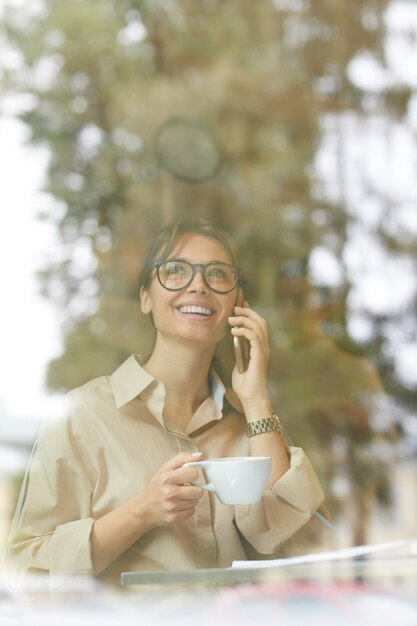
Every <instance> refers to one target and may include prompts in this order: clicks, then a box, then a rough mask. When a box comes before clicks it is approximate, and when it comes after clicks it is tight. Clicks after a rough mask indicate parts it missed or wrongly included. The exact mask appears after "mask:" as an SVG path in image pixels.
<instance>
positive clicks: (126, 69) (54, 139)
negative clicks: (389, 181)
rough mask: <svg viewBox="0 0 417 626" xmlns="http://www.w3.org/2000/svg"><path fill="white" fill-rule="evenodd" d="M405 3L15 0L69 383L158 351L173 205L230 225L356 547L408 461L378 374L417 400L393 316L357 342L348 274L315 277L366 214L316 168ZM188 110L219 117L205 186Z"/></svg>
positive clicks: (282, 407) (13, 76) (278, 395)
mask: <svg viewBox="0 0 417 626" xmlns="http://www.w3.org/2000/svg"><path fill="white" fill-rule="evenodd" d="M387 5H388V0H357V1H355V2H352V1H351V0H340V1H336V0H315V1H314V2H311V1H310V0H275V1H272V0H265V1H262V2H253V1H252V0H244V1H240V0H182V1H181V2H178V1H175V0H120V1H118V2H113V1H110V0H90V2H84V1H82V0H72V2H69V3H64V2H61V1H60V0H45V1H44V2H41V3H39V7H40V8H39V10H38V11H36V12H35V14H32V15H31V14H30V12H29V14H28V15H23V14H22V12H21V11H16V10H13V9H12V8H10V9H9V10H8V11H6V12H5V16H4V22H3V29H4V33H5V34H6V36H7V38H8V41H9V43H10V44H11V45H13V46H16V48H17V49H18V50H19V51H20V53H21V55H22V67H21V68H20V70H18V71H7V70H5V71H4V75H3V84H4V86H5V87H6V89H9V90H13V91H14V92H16V91H20V92H22V93H26V94H31V97H32V99H31V101H30V102H31V104H30V105H29V106H27V107H26V110H25V111H24V112H23V113H22V115H21V117H22V119H23V120H24V121H25V122H26V124H27V125H28V127H29V128H30V131H31V139H30V141H31V142H32V143H38V144H45V145H47V146H48V148H49V150H50V154H51V158H50V164H49V169H48V173H47V180H46V183H45V189H46V191H47V192H49V193H50V194H51V195H52V196H53V198H54V199H55V201H56V202H55V204H54V205H53V207H52V208H48V209H47V210H46V211H45V213H44V215H43V216H42V217H43V218H44V219H46V220H49V221H51V222H53V223H54V224H55V225H56V228H57V229H58V231H59V234H60V237H61V240H62V250H61V253H60V255H59V257H57V258H54V257H50V258H49V259H48V261H47V262H46V265H45V268H44V269H43V271H42V272H41V276H40V278H41V282H42V288H43V293H44V294H45V295H46V296H47V297H48V298H51V299H53V300H55V301H56V302H57V304H58V305H59V306H60V307H61V309H62V310H63V311H64V312H65V324H64V327H63V335H64V351H63V354H62V356H61V357H60V358H57V359H55V360H54V361H53V362H52V363H51V364H50V368H49V373H48V385H49V387H50V388H51V389H61V390H62V389H68V388H71V387H74V386H76V385H79V384H82V383H84V382H85V381H86V380H88V379H90V378H93V377H95V376H98V375H101V374H107V373H109V372H111V371H112V370H113V369H114V368H115V367H117V365H118V364H119V363H120V362H121V361H122V359H123V358H124V357H125V356H127V355H128V354H130V353H131V352H143V351H147V350H149V349H150V347H151V345H152V329H151V327H150V326H149V325H147V324H146V322H145V321H144V320H143V319H142V318H141V317H140V314H139V307H138V284H137V278H138V274H139V268H140V264H141V261H142V259H143V256H144V253H145V251H146V248H147V246H148V244H149V241H150V239H151V238H152V237H153V236H154V235H155V234H156V233H157V232H158V231H159V229H160V227H161V225H162V224H164V223H166V222H167V221H169V220H171V219H172V218H175V217H179V216H181V217H191V216H194V217H195V216H198V217H204V218H207V219H210V220H212V221H213V222H215V223H216V224H217V225H218V226H220V227H223V228H225V229H227V230H228V231H230V232H231V233H232V234H233V235H234V237H235V238H236V240H237V241H238V243H239V245H240V248H241V250H242V253H243V258H244V271H245V274H246V276H247V298H248V300H249V301H250V302H251V304H252V305H253V306H254V307H255V308H258V310H259V311H260V312H261V313H262V314H264V315H265V317H266V318H267V319H268V322H269V327H270V334H271V346H272V359H271V370H270V378H271V390H272V393H273V395H274V399H275V402H276V406H277V407H278V408H279V411H280V412H281V413H282V415H283V419H284V421H285V423H286V424H287V430H288V432H289V434H290V436H291V437H292V439H293V440H294V441H295V442H296V443H297V444H301V445H305V446H306V447H307V448H308V450H309V452H310V453H311V457H312V458H313V460H314V463H315V465H316V467H317V468H318V470H319V472H320V474H321V477H322V479H323V481H324V482H325V485H326V487H327V491H328V497H329V501H330V506H331V508H333V510H334V511H337V510H338V507H339V505H340V504H341V502H342V501H344V498H346V494H345V495H340V493H339V492H340V489H339V492H338V489H337V488H336V487H334V485H333V483H334V477H335V475H336V474H338V472H339V473H342V474H343V476H344V478H345V480H347V482H348V484H349V485H350V489H351V493H352V492H355V493H356V492H358V494H356V495H357V499H358V502H359V503H358V505H357V506H358V512H357V519H360V517H361V516H363V519H364V522H363V524H362V525H361V523H360V522H358V523H359V528H358V529H355V530H354V531H353V539H354V541H355V542H360V541H363V540H364V539H366V537H365V536H364V532H365V530H364V528H365V526H364V525H365V522H366V520H365V518H366V516H364V515H363V506H364V502H366V501H367V499H369V498H370V497H371V495H372V494H373V493H375V492H377V493H379V495H380V496H381V497H382V494H385V496H386V493H387V492H386V480H387V479H386V472H387V471H388V467H387V465H386V464H385V468H384V467H383V464H381V463H380V462H379V461H378V458H377V456H375V455H374V456H372V454H370V453H369V445H370V444H371V443H375V441H376V440H377V439H378V437H379V436H380V435H379V434H377V433H376V432H375V428H374V425H373V424H374V421H373V419H374V418H375V415H378V414H379V413H380V412H381V408H380V407H381V405H380V401H381V398H382V397H383V392H382V385H381V382H380V380H379V378H378V376H377V374H376V370H378V371H379V372H380V374H381V375H382V378H383V385H384V386H385V387H386V388H387V389H388V390H389V392H390V394H391V396H392V397H393V398H395V400H396V401H397V402H402V403H403V405H407V406H408V407H414V408H415V400H413V395H412V390H407V389H405V388H404V387H403V386H402V385H401V384H400V382H399V381H398V380H397V378H396V377H395V372H394V370H393V366H392V362H391V361H390V360H389V358H388V356H387V351H386V350H385V351H384V345H385V343H386V341H387V337H386V335H385V334H384V320H383V319H382V318H381V317H379V318H378V317H377V316H374V318H372V323H373V326H374V332H373V334H372V340H371V341H369V342H368V343H365V344H357V343H355V342H354V341H353V339H352V338H351V337H350V336H349V334H348V332H347V315H348V309H347V300H348V296H349V292H350V288H351V285H350V284H349V280H348V277H347V275H346V272H345V273H344V275H343V277H342V280H341V283H340V285H339V286H338V288H337V289H334V290H333V292H332V293H330V296H329V297H327V299H324V300H323V299H320V297H319V296H320V293H321V292H320V285H318V286H316V288H315V289H313V287H312V286H311V284H310V283H309V277H308V262H309V258H310V255H311V253H312V251H313V250H314V249H315V248H316V247H317V246H319V245H320V246H322V247H324V248H327V249H329V250H330V251H331V252H332V253H333V254H334V255H336V257H338V258H339V259H340V260H341V262H342V264H343V251H344V249H345V246H346V242H347V239H348V232H349V227H350V225H351V224H352V222H354V221H355V220H356V219H357V218H355V216H353V215H352V214H351V213H349V212H348V211H347V210H346V206H345V205H344V204H343V203H335V202H332V201H330V200H329V199H328V198H326V195H325V193H324V192H323V190H322V187H321V181H320V180H319V179H318V177H317V173H316V172H315V170H314V168H313V167H312V164H313V161H314V157H315V154H316V151H317V148H318V146H319V144H320V141H321V137H322V120H323V119H324V116H325V115H327V114H329V113H334V114H335V115H338V114H340V113H342V112H346V111H354V112H357V113H359V114H362V115H365V116H366V95H367V94H366V93H364V92H362V91H361V90H359V89H358V88H357V87H356V86H354V85H353V84H352V83H351V82H350V80H349V73H348V64H349V62H350V61H351V60H352V59H353V58H354V57H355V55H356V54H357V53H358V52H360V51H371V52H372V54H374V55H375V56H376V57H377V58H380V59H381V62H382V63H383V62H384V51H383V38H384V33H385V26H384V20H383V15H384V10H385V8H386V6H387ZM410 95H411V94H410V91H409V90H407V89H405V88H401V89H399V88H394V87H393V88H391V89H387V90H386V91H385V92H384V93H383V98H384V102H385V107H386V111H387V113H386V114H387V115H388V116H396V117H397V118H399V119H401V118H402V117H403V116H404V115H405V114H406V111H407V104H408V101H409V98H410ZM175 116H181V117H182V118H185V119H187V118H190V119H193V120H201V121H202V122H204V124H205V125H206V127H207V128H208V129H209V135H210V134H212V136H213V138H214V139H215V141H216V143H217V145H218V146H219V150H220V153H221V167H220V169H219V171H218V173H217V174H216V176H215V177H214V178H212V179H211V180H208V181H206V182H203V183H199V184H197V183H194V184H190V183H188V182H185V181H184V180H181V179H179V178H178V177H175V176H172V175H170V174H169V172H167V171H166V170H164V169H163V167H161V164H160V162H159V161H158V159H157V157H156V154H155V146H154V140H155V136H156V133H157V132H158V129H159V128H160V127H161V126H162V125H163V124H164V123H165V122H166V121H167V120H169V119H171V118H173V117H175ZM382 235H383V233H382V234H381V237H382ZM384 245H385V246H386V247H387V249H389V250H390V251H391V252H392V251H397V252H398V253H404V251H406V253H407V254H409V255H413V254H415V242H414V243H413V244H412V245H411V246H410V244H407V245H408V248H407V249H406V242H405V241H404V240H403V239H401V238H397V239H395V238H394V240H392V237H391V240H388V238H387V236H386V237H385V239H384ZM323 323H324V324H325V325H324V326H323ZM323 328H324V329H325V332H326V333H327V335H329V337H326V336H325V335H324V334H323ZM223 350H225V351H226V353H227V346H223ZM363 357H366V358H367V359H368V361H365V360H364V358H363ZM230 358H231V357H230V354H229V355H228V354H226V355H225V360H226V363H229V365H230ZM228 359H229V361H228ZM370 362H372V363H373V364H374V366H375V368H376V370H375V368H373V367H372V366H371V365H370ZM382 412H383V414H388V413H389V410H388V409H387V408H386V407H385V406H384V408H383V409H382ZM387 424H388V426H387V427H386V430H387V431H389V433H388V434H389V438H390V439H392V436H393V432H391V430H393V431H395V429H394V428H393V426H392V425H389V424H390V419H389V418H387ZM365 457H366V458H365ZM358 476H361V477H362V479H361V480H359V479H358ZM332 481H333V482H332ZM385 496H384V497H385ZM361 506H362V509H361ZM341 511H342V512H343V508H342V509H341Z"/></svg>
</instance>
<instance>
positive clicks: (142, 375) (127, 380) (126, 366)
mask: <svg viewBox="0 0 417 626" xmlns="http://www.w3.org/2000/svg"><path fill="white" fill-rule="evenodd" d="M139 361H140V356H139V355H137V354H132V355H131V356H130V357H129V358H128V359H127V360H126V361H125V362H124V363H122V364H121V365H120V367H118V368H117V370H116V371H115V372H113V374H112V375H111V376H110V383H111V387H112V390H113V393H114V398H115V402H116V407H117V408H118V409H120V408H121V407H122V406H124V405H125V404H127V403H128V402H130V401H131V400H133V399H134V398H136V397H137V396H138V395H139V394H141V393H142V391H143V390H144V389H146V388H147V387H149V386H150V385H151V384H152V383H158V381H157V380H156V379H155V378H154V377H153V376H151V375H150V374H148V372H146V371H145V370H144V369H143V367H142V366H141V365H140V363H139ZM210 384H211V396H212V398H213V400H214V402H215V404H216V406H217V408H218V410H219V412H220V413H221V412H222V410H223V402H224V397H225V396H226V398H227V399H228V400H229V402H230V404H231V405H232V406H233V407H234V408H235V409H237V410H241V407H240V403H239V401H238V400H237V398H236V394H235V393H234V392H233V390H231V389H227V390H226V387H225V386H224V384H223V382H222V380H221V379H220V376H219V375H218V374H217V373H216V372H215V371H214V370H210Z"/></svg>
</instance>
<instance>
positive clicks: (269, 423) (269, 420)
mask: <svg viewBox="0 0 417 626" xmlns="http://www.w3.org/2000/svg"><path fill="white" fill-rule="evenodd" d="M270 432H277V433H281V432H282V425H281V422H280V419H279V417H278V415H275V413H274V414H273V415H272V416H271V417H266V418H264V419H260V420H255V421H254V422H248V423H247V424H246V435H247V436H248V437H253V436H254V435H260V434H261V433H270Z"/></svg>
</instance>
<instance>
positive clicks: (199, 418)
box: [9, 221, 323, 582]
mask: <svg viewBox="0 0 417 626" xmlns="http://www.w3.org/2000/svg"><path fill="white" fill-rule="evenodd" d="M239 266H240V263H239V257H238V253H237V251H236V249H235V246H234V244H233V243H232V242H231V241H230V240H229V239H228V237H227V236H226V235H225V234H224V233H222V232H221V231H219V230H217V229H216V228H214V227H213V226H211V225H210V224H208V223H206V222H202V221H198V222H196V223H185V222H180V223H177V224H174V225H172V226H168V227H166V228H165V229H164V230H163V231H162V232H161V233H160V235H159V236H158V237H157V239H156V240H155V242H154V244H153V245H152V247H151V249H150V251H149V254H148V257H147V259H146V261H145V265H144V269H143V271H142V274H141V281H140V284H141V287H140V303H141V304H140V306H141V310H142V312H143V313H144V314H146V315H150V316H151V317H152V321H153V324H154V327H155V331H156V339H155V345H154V348H153V351H152V353H151V355H150V356H149V357H148V358H144V359H141V357H139V356H135V355H134V356H131V357H130V358H129V359H128V360H127V361H126V362H125V363H124V364H122V365H121V367H119V368H118V369H117V370H116V371H115V372H114V373H113V375H112V376H110V377H102V378H98V379H96V380H93V381H91V382H89V383H87V384H86V385H84V386H83V387H81V388H79V389H76V390H74V391H72V392H71V393H70V394H69V395H70V399H71V405H72V409H71V412H70V415H69V417H68V419H67V420H65V422H64V423H59V424H56V423H54V424H52V426H49V427H48V428H47V429H45V430H43V432H42V433H41V436H40V439H39V443H38V447H37V450H36V453H35V455H34V460H33V462H32V464H31V468H30V471H29V475H28V480H27V481H26V483H27V485H26V489H25V491H26V496H25V501H24V504H23V505H22V507H21V513H20V516H19V519H18V520H17V521H16V523H15V528H14V530H13V532H12V536H11V541H10V545H9V556H10V557H11V558H13V560H14V561H15V562H17V563H18V564H19V567H20V568H21V569H23V570H24V571H31V572H33V571H49V572H50V574H53V575H73V574H87V575H94V576H99V577H100V578H101V579H105V580H113V581H116V582H119V580H120V573H121V572H122V571H128V570H138V571H140V570H143V571H145V570H161V569H184V568H193V567H222V566H229V565H230V564H231V562H232V561H233V560H235V559H237V560H244V559H246V558H248V557H249V558H253V557H254V556H255V555H259V554H262V555H268V556H278V555H279V554H280V553H281V552H280V551H281V548H283V547H284V546H285V544H286V543H287V542H288V540H289V539H290V538H291V537H292V536H293V535H294V533H295V532H296V531H297V530H298V529H300V528H301V527H302V526H303V525H304V524H305V523H306V522H307V521H308V520H309V519H310V517H311V516H312V514H313V513H314V512H315V511H316V509H317V508H318V507H319V506H320V504H321V503H322V501H323V493H322V490H321V487H320V485H319V483H318V480H317V478H316V476H315V474H314V472H313V470H312V468H311V466H310V464H309V462H308V460H307V458H306V457H305V455H304V453H303V452H302V450H300V449H297V448H289V447H288V446H287V445H286V442H285V439H284V437H283V435H282V433H281V432H280V430H281V428H280V422H279V419H278V418H277V416H275V415H274V410H273V407H272V406H271V402H270V399H269V396H268V389H267V368H268V356H269V346H268V335H267V327H266V323H265V321H264V320H263V319H262V318H261V317H260V316H259V315H258V314H257V313H256V312H255V311H253V310H252V309H251V308H250V306H249V305H248V304H247V303H246V302H245V303H244V306H243V307H239V306H236V298H237V295H238V292H239V290H240V289H241V285H242V275H241V271H240V267H239ZM227 332H229V333H230V334H231V335H233V336H241V337H245V338H246V339H247V340H248V341H249V342H250V361H249V365H248V368H247V370H246V371H245V372H243V373H239V372H238V371H237V368H236V367H235V368H234V371H233V374H232V386H233V390H226V389H225V387H224V385H223V383H222V381H221V380H220V378H219V377H218V375H217V374H216V373H215V372H214V371H213V370H212V369H211V364H212V360H213V354H214V351H215V348H216V344H217V343H218V342H219V340H220V339H221V338H222V337H223V336H224V334H225V333H227ZM260 420H262V421H260ZM260 424H261V425H262V428H261V429H260V428H259V425H260ZM259 430H261V431H263V432H260V433H259V432H258V431H259ZM244 455H253V456H270V457H271V458H272V470H271V474H270V479H269V483H268V485H267V489H266V491H265V493H264V496H263V498H262V500H261V501H260V502H259V503H257V504H253V505H239V506H227V505H223V504H221V503H220V502H219V501H218V500H217V499H216V497H215V496H214V495H213V494H208V493H207V492H205V491H203V490H202V489H201V488H200V487H198V486H194V485H192V484H191V483H192V482H194V481H195V480H196V479H197V477H198V471H197V470H196V468H194V467H187V468H183V467H182V466H183V465H184V463H186V462H188V461H193V460H194V461H195V460H196V459H199V458H202V457H203V458H212V457H224V456H244ZM264 558H265V557H264Z"/></svg>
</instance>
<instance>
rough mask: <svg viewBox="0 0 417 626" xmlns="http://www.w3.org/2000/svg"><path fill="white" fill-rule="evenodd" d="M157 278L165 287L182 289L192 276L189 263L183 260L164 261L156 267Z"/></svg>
mask: <svg viewBox="0 0 417 626" xmlns="http://www.w3.org/2000/svg"><path fill="white" fill-rule="evenodd" d="M158 271H159V280H160V281H161V283H162V285H163V286H164V287H166V288H167V289H173V290H175V289H182V288H183V287H185V286H186V285H187V284H188V283H189V281H190V279H191V276H192V273H193V270H192V267H191V265H189V264H188V263H184V261H165V263H161V265H159V267H158Z"/></svg>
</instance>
